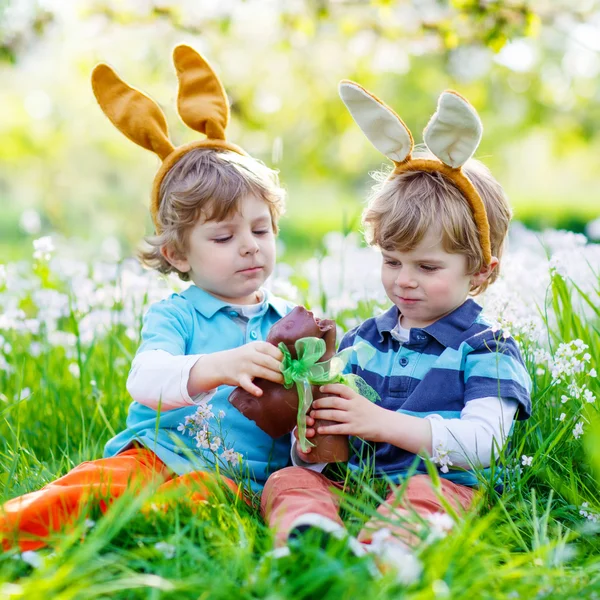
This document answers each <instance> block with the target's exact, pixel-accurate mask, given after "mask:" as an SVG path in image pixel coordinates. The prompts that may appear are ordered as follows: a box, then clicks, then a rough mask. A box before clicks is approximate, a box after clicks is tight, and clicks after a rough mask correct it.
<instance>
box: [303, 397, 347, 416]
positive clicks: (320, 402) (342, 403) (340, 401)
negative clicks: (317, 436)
mask: <svg viewBox="0 0 600 600" xmlns="http://www.w3.org/2000/svg"><path fill="white" fill-rule="evenodd" d="M348 407H349V403H348V400H346V399H345V398H340V397H339V396H325V397H324V398H318V399H317V400H314V401H313V403H312V408H335V409H337V410H347V409H348ZM311 415H312V413H311Z"/></svg>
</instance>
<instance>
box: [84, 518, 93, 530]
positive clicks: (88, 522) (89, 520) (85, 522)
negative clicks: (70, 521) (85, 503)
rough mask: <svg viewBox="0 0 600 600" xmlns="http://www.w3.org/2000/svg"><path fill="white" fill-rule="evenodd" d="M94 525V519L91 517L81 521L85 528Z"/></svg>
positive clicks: (90, 527)
mask: <svg viewBox="0 0 600 600" xmlns="http://www.w3.org/2000/svg"><path fill="white" fill-rule="evenodd" d="M95 525H96V521H94V520H92V519H86V520H85V521H84V522H83V526H84V527H85V528H86V529H92V527H94V526H95Z"/></svg>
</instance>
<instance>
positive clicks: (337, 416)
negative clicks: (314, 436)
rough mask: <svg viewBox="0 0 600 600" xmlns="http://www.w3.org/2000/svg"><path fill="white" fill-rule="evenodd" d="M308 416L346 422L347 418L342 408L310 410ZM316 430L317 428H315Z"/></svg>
mask: <svg viewBox="0 0 600 600" xmlns="http://www.w3.org/2000/svg"><path fill="white" fill-rule="evenodd" d="M310 416H311V417H312V418H313V419H321V420H323V421H336V422H337V423H347V422H348V419H349V417H348V413H347V412H344V411H343V410H311V411H310ZM319 429H320V428H319ZM317 431H319V430H318V429H317Z"/></svg>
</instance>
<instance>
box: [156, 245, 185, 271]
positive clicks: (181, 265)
mask: <svg viewBox="0 0 600 600" xmlns="http://www.w3.org/2000/svg"><path fill="white" fill-rule="evenodd" d="M160 253H161V254H162V255H163V257H164V259H165V260H166V261H167V262H168V263H169V264H170V265H171V266H173V267H175V268H176V269H177V270H178V271H179V272H180V273H188V272H189V271H190V269H191V266H190V263H189V262H188V260H187V258H186V257H185V256H183V255H182V254H181V253H180V252H178V251H177V250H175V249H174V248H172V247H171V246H169V245H166V246H161V247H160Z"/></svg>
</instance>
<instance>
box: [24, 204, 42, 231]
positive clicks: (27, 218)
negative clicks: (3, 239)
mask: <svg viewBox="0 0 600 600" xmlns="http://www.w3.org/2000/svg"><path fill="white" fill-rule="evenodd" d="M19 226H20V227H21V229H22V230H23V231H24V232H25V233H27V234H29V235H35V234H37V233H39V232H40V231H41V229H42V220H41V219H40V214H39V213H38V212H37V210H34V209H33V208H29V209H27V210H24V211H23V212H22V213H21V217H20V218H19Z"/></svg>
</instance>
